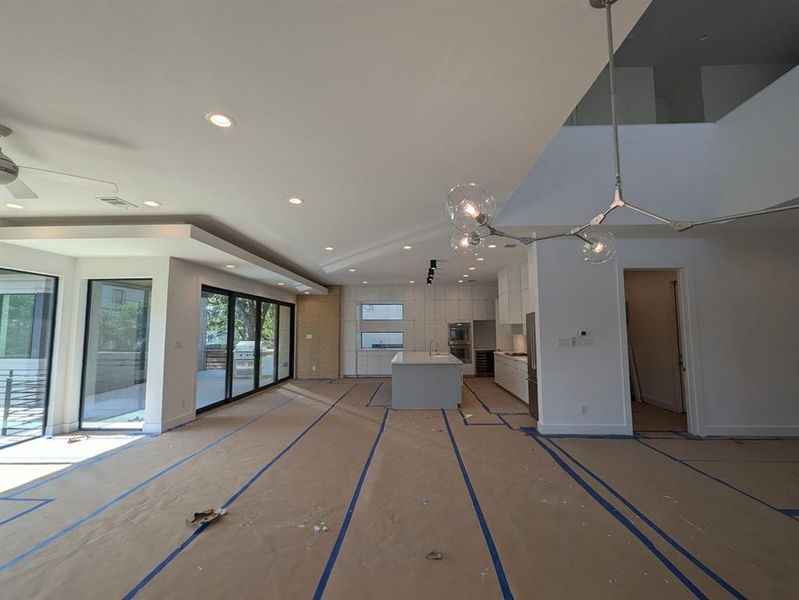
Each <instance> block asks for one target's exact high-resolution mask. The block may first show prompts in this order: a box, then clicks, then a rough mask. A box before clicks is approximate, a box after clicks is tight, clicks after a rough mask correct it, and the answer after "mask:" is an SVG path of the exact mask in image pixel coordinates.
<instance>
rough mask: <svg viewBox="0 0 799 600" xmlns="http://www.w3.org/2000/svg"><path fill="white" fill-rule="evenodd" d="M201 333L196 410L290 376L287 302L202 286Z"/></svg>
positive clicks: (290, 318)
mask: <svg viewBox="0 0 799 600" xmlns="http://www.w3.org/2000/svg"><path fill="white" fill-rule="evenodd" d="M200 332H201V336H200V344H199V357H198V363H197V396H196V406H197V410H198V411H199V410H204V409H207V408H211V407H213V406H217V405H219V404H222V403H224V402H229V401H230V400H232V399H238V398H239V397H241V396H244V395H247V394H250V393H252V392H253V391H257V390H260V389H263V388H265V387H267V386H269V385H272V384H273V383H277V382H280V381H283V380H285V379H288V378H290V377H292V367H293V365H292V362H293V361H292V353H293V337H294V336H293V333H294V306H292V305H290V304H284V303H282V302H278V301H275V300H268V299H266V298H258V297H255V296H250V295H247V294H239V293H236V292H231V291H228V290H221V289H216V288H209V287H206V286H203V289H202V302H201V311H200ZM203 332H204V334H203Z"/></svg>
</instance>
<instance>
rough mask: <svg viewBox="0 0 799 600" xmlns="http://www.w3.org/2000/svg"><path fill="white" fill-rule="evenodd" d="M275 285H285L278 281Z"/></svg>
mask: <svg viewBox="0 0 799 600" xmlns="http://www.w3.org/2000/svg"><path fill="white" fill-rule="evenodd" d="M277 284H278V285H286V284H285V283H283V282H282V281H278V282H277Z"/></svg>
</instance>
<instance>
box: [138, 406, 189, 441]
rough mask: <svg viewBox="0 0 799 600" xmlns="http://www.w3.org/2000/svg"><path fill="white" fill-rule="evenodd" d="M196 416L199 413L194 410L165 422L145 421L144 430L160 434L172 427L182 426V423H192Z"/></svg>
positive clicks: (144, 431)
mask: <svg viewBox="0 0 799 600" xmlns="http://www.w3.org/2000/svg"><path fill="white" fill-rule="evenodd" d="M196 418H197V413H195V412H194V411H192V412H190V413H186V414H185V415H180V416H179V417H174V418H172V419H169V420H168V421H164V422H163V423H145V424H144V427H143V428H142V432H143V433H149V434H156V435H158V434H160V433H163V432H165V431H169V430H170V429H174V428H175V427H180V426H181V425H185V424H186V423H190V422H191V421H193V420H194V419H196Z"/></svg>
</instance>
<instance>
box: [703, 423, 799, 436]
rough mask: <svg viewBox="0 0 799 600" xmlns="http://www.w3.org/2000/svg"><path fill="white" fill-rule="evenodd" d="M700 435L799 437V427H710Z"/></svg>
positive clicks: (705, 428) (704, 429) (704, 428)
mask: <svg viewBox="0 0 799 600" xmlns="http://www.w3.org/2000/svg"><path fill="white" fill-rule="evenodd" d="M702 435H703V436H707V437H713V436H735V437H799V425H752V426H746V425H743V426H742V425H710V426H705V427H703V428H702Z"/></svg>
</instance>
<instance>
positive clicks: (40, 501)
mask: <svg viewBox="0 0 799 600" xmlns="http://www.w3.org/2000/svg"><path fill="white" fill-rule="evenodd" d="M0 500H5V501H7V502H35V503H36V505H35V506H31V507H30V508H28V509H25V510H23V511H22V512H20V513H17V514H15V515H13V516H11V517H8V518H6V519H3V520H2V521H0V526H2V525H5V524H6V523H10V522H11V521H15V520H16V519H19V518H20V517H24V516H25V515H27V514H28V513H30V512H33V511H34V510H36V509H38V508H41V507H42V506H44V505H45V504H49V503H50V502H52V501H53V498H9V497H4V498H0Z"/></svg>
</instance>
